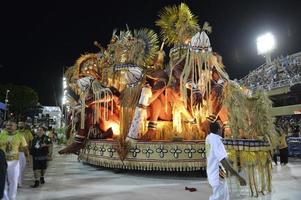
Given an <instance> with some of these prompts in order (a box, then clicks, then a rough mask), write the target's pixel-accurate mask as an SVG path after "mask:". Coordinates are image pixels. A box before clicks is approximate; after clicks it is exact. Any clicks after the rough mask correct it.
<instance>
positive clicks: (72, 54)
mask: <svg viewBox="0 0 301 200" xmlns="http://www.w3.org/2000/svg"><path fill="white" fill-rule="evenodd" d="M180 2H181V1H166V0H164V1H163V0H161V1H159V0H157V1H155V0H140V1H134V0H131V1H130V0H128V1H125V0H124V1H114V0H107V1H103V0H99V1H93V2H92V1H79V2H75V1H57V2H56V1H39V2H32V1H22V2H17V1H10V2H8V1H7V2H5V1H2V3H0V75H1V77H0V83H1V84H5V83H14V84H24V85H28V86H30V87H32V88H33V89H35V90H36V91H37V92H38V94H39V97H40V102H41V104H43V105H55V104H57V103H59V102H60V99H61V85H62V82H61V79H62V73H63V68H64V67H67V66H71V65H73V64H74V62H75V60H76V59H77V58H78V57H79V56H80V55H81V54H83V53H85V52H96V51H97V49H96V47H94V46H93V41H94V40H98V41H99V42H101V44H102V45H103V46H106V44H107V43H108V41H109V40H110V37H111V34H112V30H113V29H114V28H119V29H120V28H122V29H124V28H125V24H128V26H129V27H130V29H133V28H140V27H148V28H152V29H155V30H156V31H157V33H159V29H158V28H157V27H155V25H154V22H155V20H156V19H158V17H157V16H158V12H159V10H160V9H161V8H163V7H164V6H166V5H171V4H178V3H180ZM182 2H185V3H187V4H188V6H189V7H190V9H191V10H192V12H193V13H194V14H195V15H197V16H199V24H200V25H202V24H203V23H204V21H209V22H210V24H211V25H212V27H213V33H212V34H210V35H209V37H210V40H211V44H212V46H213V50H214V51H216V52H218V53H219V54H221V55H222V56H223V61H224V64H225V65H226V67H227V68H226V70H227V71H228V73H229V75H230V77H231V79H234V78H241V77H243V76H244V75H246V74H247V73H248V72H249V71H250V70H252V69H254V68H256V67H258V66H259V65H260V64H262V63H263V62H264V58H263V57H261V56H258V55H257V52H256V38H257V36H259V35H261V34H263V33H265V32H271V33H273V34H274V35H275V37H276V38H277V50H276V51H275V52H274V53H273V57H275V56H280V55H284V56H286V55H287V54H292V53H296V52H299V51H300V50H301V22H300V21H301V1H298V0H296V1H290V0H286V1H285V0H283V1H276V0H274V1H264V0H261V1H257V0H241V1H230V0H228V1H225V0H222V1H214V0H206V1H205V0H203V1H201V0H195V1H182ZM55 99H57V101H56V100H55ZM0 101H4V100H0Z"/></svg>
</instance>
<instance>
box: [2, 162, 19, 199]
mask: <svg viewBox="0 0 301 200" xmlns="http://www.w3.org/2000/svg"><path fill="white" fill-rule="evenodd" d="M19 171H20V165H19V160H12V161H7V176H6V181H5V189H4V197H3V199H4V200H15V199H16V196H17V189H18V179H19Z"/></svg>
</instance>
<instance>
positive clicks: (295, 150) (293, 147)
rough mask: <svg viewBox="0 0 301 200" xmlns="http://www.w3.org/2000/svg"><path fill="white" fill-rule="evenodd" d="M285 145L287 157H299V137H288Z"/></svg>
mask: <svg viewBox="0 0 301 200" xmlns="http://www.w3.org/2000/svg"><path fill="white" fill-rule="evenodd" d="M287 144H288V155H289V156H301V137H289V138H288V139H287Z"/></svg>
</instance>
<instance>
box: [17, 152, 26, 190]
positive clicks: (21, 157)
mask: <svg viewBox="0 0 301 200" xmlns="http://www.w3.org/2000/svg"><path fill="white" fill-rule="evenodd" d="M19 163H20V174H19V181H18V184H19V186H22V182H23V176H24V169H25V167H26V157H25V154H24V152H19Z"/></svg>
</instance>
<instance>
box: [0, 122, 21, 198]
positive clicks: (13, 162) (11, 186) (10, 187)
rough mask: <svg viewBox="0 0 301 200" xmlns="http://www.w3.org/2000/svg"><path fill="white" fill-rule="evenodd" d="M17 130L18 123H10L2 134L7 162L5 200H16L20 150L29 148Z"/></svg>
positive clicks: (2, 143)
mask: <svg viewBox="0 0 301 200" xmlns="http://www.w3.org/2000/svg"><path fill="white" fill-rule="evenodd" d="M16 129H17V125H16V123H15V122H13V121H8V122H7V123H6V129H5V130H4V131H2V132H1V134H0V148H1V149H2V150H3V151H4V152H5V155H6V160H7V176H6V180H5V189H4V197H3V199H4V200H15V199H16V196H17V187H18V179H19V171H20V165H19V149H23V148H26V146H27V143H26V140H25V138H24V136H23V135H21V134H19V133H17V131H16Z"/></svg>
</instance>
